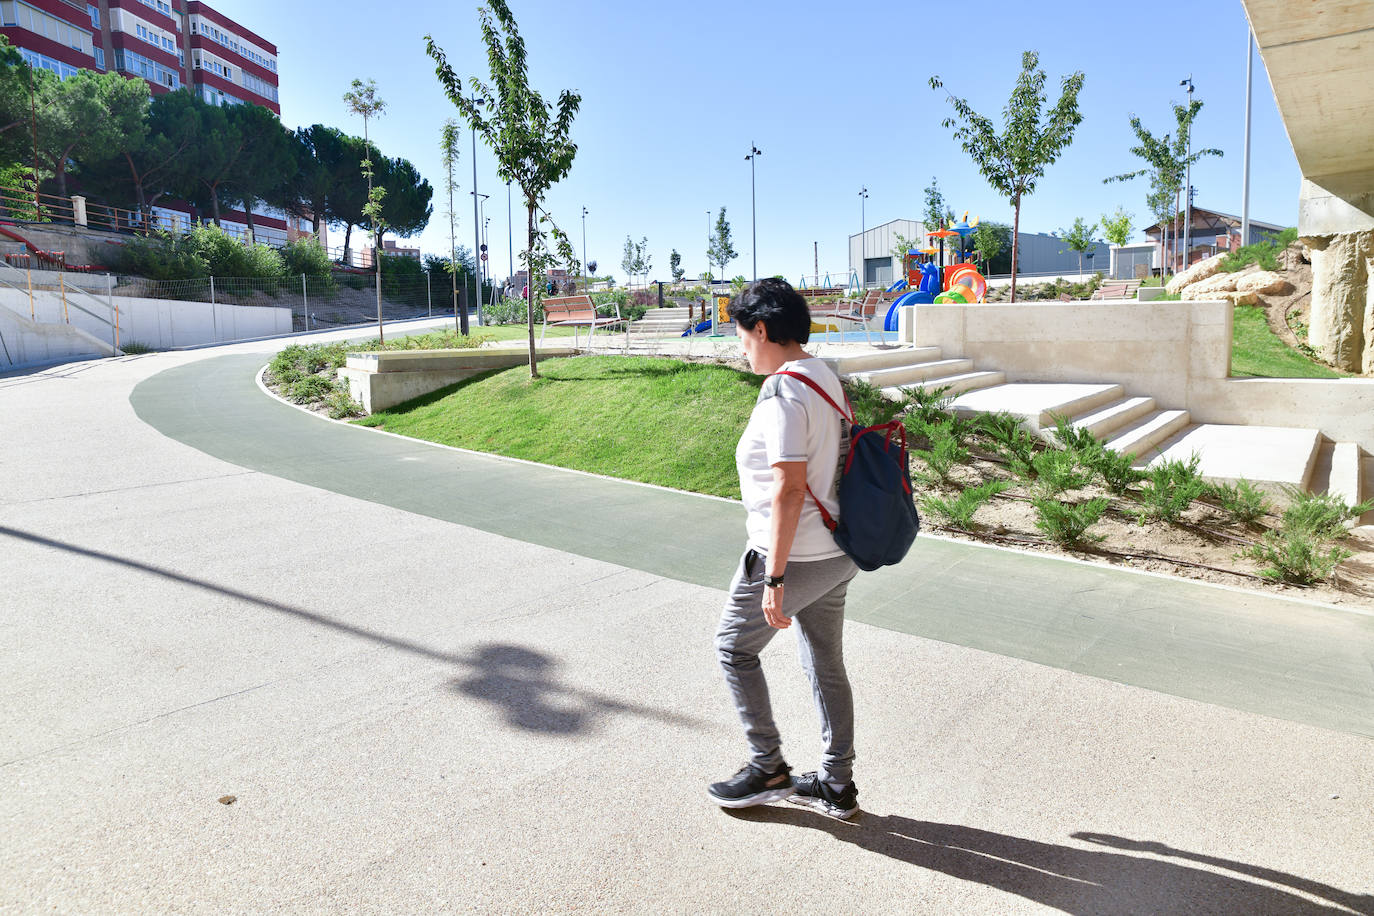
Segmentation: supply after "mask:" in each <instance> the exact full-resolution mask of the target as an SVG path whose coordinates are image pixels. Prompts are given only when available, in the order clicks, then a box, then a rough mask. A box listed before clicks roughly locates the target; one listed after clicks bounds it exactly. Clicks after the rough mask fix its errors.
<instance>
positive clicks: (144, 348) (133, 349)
mask: <svg viewBox="0 0 1374 916" xmlns="http://www.w3.org/2000/svg"><path fill="white" fill-rule="evenodd" d="M119 349H121V350H123V351H124V355H125V356H141V355H142V354H144V353H152V352H153V348H152V347H150V346H148V345H147V344H145V343H139V342H138V341H136V340H121V341H120V342H119Z"/></svg>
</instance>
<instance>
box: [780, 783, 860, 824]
mask: <svg viewBox="0 0 1374 916" xmlns="http://www.w3.org/2000/svg"><path fill="white" fill-rule="evenodd" d="M787 800H788V802H790V803H791V804H794V805H801V806H802V807H804V808H813V809H815V810H816V811H819V812H820V813H821V814H824V815H825V816H827V817H834V818H839V819H840V820H842V821H847V820H849V819H850V818H851V817H853V816H854V815H856V814H858V813H859V787H858V786H857V785H855V784H854V782H853V780H850V782H849V785H847V786H845V787H844V789H843V790H841V791H839V792H836V791H835V790H834V789H832V788H830V786H829V784H828V783H826V781H825V780H823V779H821V778H820V776H819V775H817V774H816V773H803V774H802V775H801V776H800V777H799V778H798V779H797V781H796V785H795V787H794V788H793V789H792V795H791V796H790V797H789V798H788V799H787Z"/></svg>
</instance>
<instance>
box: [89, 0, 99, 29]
mask: <svg viewBox="0 0 1374 916" xmlns="http://www.w3.org/2000/svg"><path fill="white" fill-rule="evenodd" d="M86 12H87V13H90V15H91V28H93V29H98V28H100V7H98V6H92V5H91V4H89V3H88V4H86Z"/></svg>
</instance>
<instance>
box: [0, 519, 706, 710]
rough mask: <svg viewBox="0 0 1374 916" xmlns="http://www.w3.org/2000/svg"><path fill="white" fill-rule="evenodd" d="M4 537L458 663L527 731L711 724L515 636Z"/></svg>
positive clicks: (462, 689) (464, 682)
mask: <svg viewBox="0 0 1374 916" xmlns="http://www.w3.org/2000/svg"><path fill="white" fill-rule="evenodd" d="M0 536H4V537H10V538H14V539H16V540H21V541H27V542H29V543H31V544H38V545H41V546H44V547H50V548H53V549H56V550H62V551H65V552H67V553H72V554H76V555H78V556H82V557H86V558H89V559H93V560H100V561H103V562H106V563H111V564H114V565H117V566H122V567H125V568H127V569H132V570H136V571H138V572H141V573H145V574H148V575H152V576H157V577H159V578H162V579H167V580H169V581H172V582H177V583H180V584H182V585H187V586H190V587H192V588H197V589H201V590H203V591H207V592H212V593H214V594H217V595H224V596H227V597H229V598H233V599H235V600H237V601H242V602H244V603H247V604H251V605H253V606H255V607H259V608H262V609H264V610H268V611H272V612H273V613H276V614H282V615H285V616H288V617H291V618H294V619H296V620H300V621H303V622H305V623H309V624H313V625H316V626H320V627H325V628H327V629H330V630H334V631H335V632H339V633H346V634H348V635H350V636H356V637H360V638H362V639H366V640H369V641H371V642H374V643H376V644H378V645H383V646H388V647H390V648H392V649H398V650H400V651H403V652H408V653H411V654H413V655H417V656H420V657H422V658H425V659H429V660H431V661H438V662H443V663H445V664H448V665H452V666H454V667H456V668H458V669H460V670H461V671H463V672H464V673H463V675H462V676H460V677H457V678H454V679H453V680H450V681H449V682H448V683H449V686H450V688H452V689H453V690H455V691H456V692H458V693H462V694H464V695H466V696H469V697H473V698H475V699H479V700H482V701H485V702H488V703H492V704H494V705H496V706H499V707H500V708H501V709H502V710H503V711H504V716H505V720H506V722H507V723H508V724H510V725H512V726H515V727H516V728H521V729H524V730H527V731H540V732H547V733H551V734H564V735H567V734H575V733H578V732H583V731H586V730H587V729H589V728H590V727H592V720H593V719H594V718H595V717H596V716H597V715H598V714H601V713H610V714H615V715H628V716H637V717H640V718H645V719H652V720H655V721H659V722H664V723H668V724H671V725H674V726H678V727H682V728H690V729H695V730H698V731H705V730H707V729H708V728H709V727H710V726H709V724H708V723H706V722H703V721H702V720H700V719H697V718H694V717H692V716H685V715H681V714H679V713H676V712H673V711H671V710H666V709H659V708H657V707H654V706H648V705H644V704H639V703H631V702H627V701H624V700H618V699H616V698H614V697H610V696H607V695H604V694H601V693H597V692H595V691H591V690H583V689H581V688H576V687H570V686H567V685H565V684H562V683H560V682H559V681H558V680H557V679H556V677H555V673H556V670H557V668H558V665H559V662H558V660H557V659H555V658H553V657H551V656H548V655H545V654H543V653H541V652H537V651H534V650H532V649H527V648H525V647H523V646H517V645H513V644H509V643H491V644H485V645H479V646H476V647H474V648H472V649H470V650H469V651H468V652H466V653H453V652H445V651H442V650H439V649H435V648H433V647H431V646H427V645H424V644H422V643H418V642H414V641H412V640H408V639H403V638H401V637H396V636H391V635H388V634H386V633H381V632H378V631H376V630H370V629H367V628H366V627H359V626H356V625H353V624H348V623H344V622H342V621H339V620H335V619H333V618H331V617H328V616H326V615H324V614H321V613H319V612H317V611H311V610H307V609H305V608H299V607H294V606H292V605H289V604H283V603H282V602H279V601H274V600H272V599H271V598H264V597H261V596H259V595H253V594H250V593H248V592H244V591H240V590H238V589H234V588H229V587H227V586H223V585H217V584H215V583H213V582H210V581H208V580H205V579H197V578H195V577H193V576H187V575H183V574H182V573H178V572H175V571H173V570H170V569H164V568H162V567H159V566H154V565H152V564H149V563H144V562H141V561H139V560H133V559H130V558H128V557H120V556H116V555H114V554H111V553H106V552H104V551H100V550H93V549H91V548H87V547H78V546H76V545H73V544H68V543H65V542H62V541H57V540H54V539H52V538H47V537H43V536H42V535H38V534H33V533H31V532H27V531H20V530H18V529H15V528H9V527H5V526H2V525H0Z"/></svg>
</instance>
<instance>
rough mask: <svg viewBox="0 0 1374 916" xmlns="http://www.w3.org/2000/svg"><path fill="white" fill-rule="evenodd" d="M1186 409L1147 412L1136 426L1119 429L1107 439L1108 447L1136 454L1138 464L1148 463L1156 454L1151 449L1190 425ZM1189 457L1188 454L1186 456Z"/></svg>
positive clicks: (1116, 450) (1124, 452)
mask: <svg viewBox="0 0 1374 916" xmlns="http://www.w3.org/2000/svg"><path fill="white" fill-rule="evenodd" d="M1188 421H1189V415H1188V411H1186V410H1156V411H1154V412H1153V413H1149V414H1146V415H1145V416H1144V418H1143V419H1141V421H1140V422H1139V423H1137V424H1135V425H1134V426H1130V427H1127V428H1126V429H1124V430H1118V431H1117V432H1116V434H1115V435H1114V436H1112V438H1110V439H1108V440H1107V448H1109V449H1111V450H1112V451H1115V452H1121V453H1122V454H1127V453H1130V454H1132V455H1135V456H1136V458H1137V459H1138V460H1137V462H1136V463H1137V464H1145V463H1148V462H1149V461H1150V460H1151V459H1152V458H1154V457H1155V456H1154V455H1153V454H1152V453H1151V449H1153V448H1154V447H1155V445H1156V444H1158V443H1160V442H1163V441H1164V440H1165V439H1168V438H1169V437H1170V436H1172V435H1174V434H1175V433H1177V432H1179V431H1180V430H1182V429H1183V428H1184V427H1185V426H1187V425H1188ZM1184 457H1185V458H1186V457H1187V456H1186V455H1185V456H1184Z"/></svg>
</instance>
